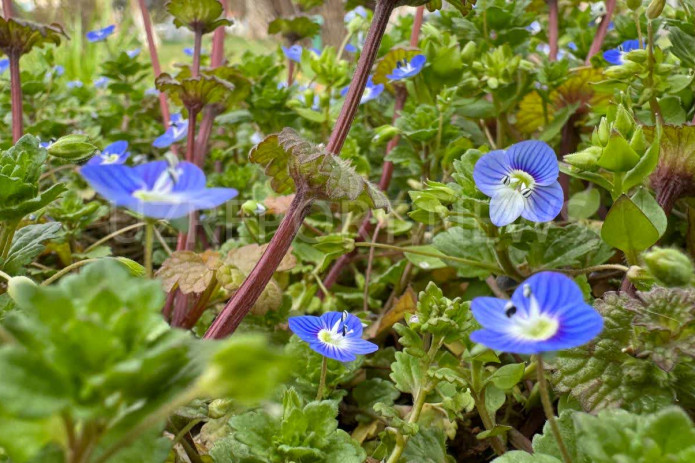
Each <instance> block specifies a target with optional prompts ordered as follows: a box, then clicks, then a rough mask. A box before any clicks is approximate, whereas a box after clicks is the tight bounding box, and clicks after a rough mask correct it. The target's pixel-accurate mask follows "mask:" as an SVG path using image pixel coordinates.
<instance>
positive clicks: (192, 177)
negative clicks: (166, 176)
mask: <svg viewBox="0 0 695 463" xmlns="http://www.w3.org/2000/svg"><path fill="white" fill-rule="evenodd" d="M176 172H177V174H178V176H179V178H178V180H177V182H176V185H174V190H173V191H186V190H202V189H204V188H205V173H204V172H203V171H202V169H201V168H200V167H198V166H196V165H195V164H192V163H190V162H186V161H182V162H179V163H178V164H177V165H176Z"/></svg>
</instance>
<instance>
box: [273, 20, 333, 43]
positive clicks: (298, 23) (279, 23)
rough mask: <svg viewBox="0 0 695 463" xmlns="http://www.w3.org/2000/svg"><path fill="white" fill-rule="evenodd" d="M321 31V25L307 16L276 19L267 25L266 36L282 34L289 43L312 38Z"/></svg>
mask: <svg viewBox="0 0 695 463" xmlns="http://www.w3.org/2000/svg"><path fill="white" fill-rule="evenodd" d="M320 31H321V25H319V24H318V23H316V22H314V21H312V20H311V18H310V17H308V16H295V17H292V18H277V19H274V20H273V21H271V22H270V24H268V34H282V35H283V37H285V38H286V39H287V40H288V41H289V42H290V43H294V42H297V41H299V40H301V39H304V38H307V37H313V36H315V35H316V34H318V33H319V32H320Z"/></svg>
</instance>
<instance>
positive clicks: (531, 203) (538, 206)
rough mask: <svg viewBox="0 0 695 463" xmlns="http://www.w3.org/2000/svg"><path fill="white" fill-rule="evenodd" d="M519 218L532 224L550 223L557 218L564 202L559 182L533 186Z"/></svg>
mask: <svg viewBox="0 0 695 463" xmlns="http://www.w3.org/2000/svg"><path fill="white" fill-rule="evenodd" d="M525 201H526V203H525V205H524V210H523V211H522V212H521V216H522V217H523V218H525V219H526V220H530V221H532V222H550V221H551V220H553V219H554V218H555V217H557V216H558V214H559V213H560V211H561V210H562V205H563V204H564V202H565V197H564V194H563V192H562V187H561V186H560V182H557V181H556V182H555V183H553V184H552V185H547V186H535V187H534V188H533V192H532V193H531V196H529V197H528V198H526V200H525Z"/></svg>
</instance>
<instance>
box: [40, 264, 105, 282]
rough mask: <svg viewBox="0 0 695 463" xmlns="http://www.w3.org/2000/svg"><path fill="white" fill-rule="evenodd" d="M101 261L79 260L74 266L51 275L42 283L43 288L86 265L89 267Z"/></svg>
mask: <svg viewBox="0 0 695 463" xmlns="http://www.w3.org/2000/svg"><path fill="white" fill-rule="evenodd" d="M98 260H100V259H85V260H79V261H77V262H73V263H72V264H70V265H68V266H67V267H64V268H62V269H60V270H58V271H57V272H56V273H54V274H53V275H51V276H50V277H49V278H46V279H45V280H44V281H42V282H41V286H48V285H50V284H51V283H53V282H54V281H57V280H58V279H60V278H62V277H63V276H64V275H67V274H68V273H70V272H72V271H73V270H75V269H76V268H80V267H82V266H84V265H87V264H89V263H92V262H96V261H98Z"/></svg>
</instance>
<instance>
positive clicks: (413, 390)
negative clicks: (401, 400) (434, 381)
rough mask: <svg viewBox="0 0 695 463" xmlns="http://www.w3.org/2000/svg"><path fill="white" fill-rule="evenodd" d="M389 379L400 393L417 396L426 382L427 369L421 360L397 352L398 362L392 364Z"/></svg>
mask: <svg viewBox="0 0 695 463" xmlns="http://www.w3.org/2000/svg"><path fill="white" fill-rule="evenodd" d="M389 377H390V378H391V380H392V381H393V382H394V383H395V384H396V387H397V388H398V390H399V391H401V392H407V393H409V394H413V395H415V394H417V393H418V391H419V390H420V389H421V387H422V381H423V380H425V369H424V368H423V366H422V362H421V360H420V359H419V358H417V357H414V356H412V355H410V354H407V353H405V352H396V361H395V362H394V363H392V364H391V374H390V375H389Z"/></svg>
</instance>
